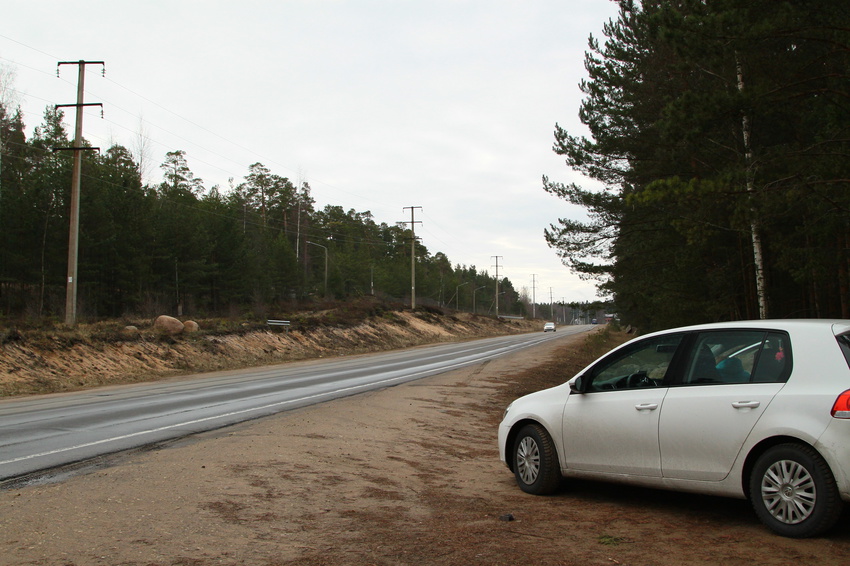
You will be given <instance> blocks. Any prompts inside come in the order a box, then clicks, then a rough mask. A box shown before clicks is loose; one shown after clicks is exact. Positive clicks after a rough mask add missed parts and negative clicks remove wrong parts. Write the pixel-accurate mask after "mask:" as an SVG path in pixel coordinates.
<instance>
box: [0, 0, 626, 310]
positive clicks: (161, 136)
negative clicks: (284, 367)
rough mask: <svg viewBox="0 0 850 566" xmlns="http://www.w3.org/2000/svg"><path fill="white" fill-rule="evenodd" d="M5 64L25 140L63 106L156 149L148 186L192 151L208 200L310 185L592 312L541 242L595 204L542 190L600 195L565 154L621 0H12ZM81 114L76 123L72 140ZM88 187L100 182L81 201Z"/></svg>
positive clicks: (105, 137) (317, 194) (590, 293)
mask: <svg viewBox="0 0 850 566" xmlns="http://www.w3.org/2000/svg"><path fill="white" fill-rule="evenodd" d="M3 12H4V14H3V22H4V25H3V26H2V28H0V65H2V66H3V67H5V68H7V69H9V68H11V69H12V70H13V71H14V73H15V78H14V83H13V84H14V86H15V89H16V94H17V96H18V102H19V103H20V104H21V107H22V109H23V110H24V119H25V122H26V125H27V132H28V135H32V130H33V128H34V127H35V126H37V125H39V124H40V123H41V122H42V118H43V113H44V109H45V107H46V106H48V105H51V106H52V105H54V104H70V103H74V102H75V101H76V83H77V71H76V66H62V67H61V69H60V73H59V74H60V76H59V78H57V77H56V69H57V63H58V62H59V61H78V60H88V61H104V62H105V63H106V76H105V77H102V76H101V74H100V68H99V67H95V66H92V67H89V71H88V73H87V75H86V83H85V87H86V88H85V90H86V95H85V96H86V100H85V101H86V102H87V103H92V102H100V103H103V113H104V117H103V118H101V116H100V110H99V109H97V108H94V107H93V108H90V109H87V110H86V112H85V118H84V137H85V138H86V139H88V140H89V141H90V142H91V144H92V145H94V146H99V147H102V148H107V147H109V146H110V145H112V144H121V145H124V146H125V147H127V148H128V149H130V150H135V149H136V148H137V146H138V139H139V136H140V134H142V135H147V136H148V137H149V138H150V143H149V160H150V167H149V168H147V172H148V178H147V179H146V180H147V181H148V182H159V181H161V179H162V175H161V170H160V168H159V165H160V164H161V163H162V162H163V161H164V159H165V154H166V153H167V152H169V151H174V150H178V149H181V150H184V151H185V152H186V156H187V160H188V164H189V166H190V168H191V169H192V171H193V173H194V174H195V176H196V177H200V178H201V179H203V181H204V186H205V187H207V188H210V187H212V186H213V185H219V186H220V187H221V188H222V190H227V188H228V187H229V179H233V180H234V182H235V183H239V182H240V181H241V180H242V179H243V177H244V176H245V175H246V174H247V172H248V167H249V166H250V165H251V164H252V163H256V162H261V163H263V164H264V165H265V166H266V167H268V168H269V169H271V171H272V172H273V173H276V174H278V175H281V176H285V177H289V178H290V179H292V180H293V182H296V183H297V182H299V181H307V182H308V183H309V184H310V186H311V188H312V196H313V198H314V199H315V200H316V206H317V208H321V207H324V206H325V205H328V204H331V205H339V206H342V207H343V208H345V209H346V210H348V209H355V210H357V211H358V212H364V211H367V210H368V211H371V212H372V214H373V215H374V218H375V221H376V222H378V223H381V222H386V223H388V224H393V223H395V222H400V221H408V220H410V211H409V210H407V211H406V210H404V207H411V206H416V207H422V209H421V210H418V209H417V210H416V220H417V221H422V224H421V225H417V226H416V232H417V236H420V237H421V238H422V243H423V244H424V245H425V246H426V247H427V248H428V250H429V251H430V252H431V253H432V254H434V253H437V252H443V253H444V254H446V255H447V256H448V258H449V259H450V260H451V261H452V263H453V264H464V265H467V266H470V265H474V266H475V267H476V268H478V269H479V270H487V271H488V272H489V273H490V274H494V272H495V267H494V266H495V265H496V261H497V260H496V258H494V256H499V258H498V265H499V275H500V276H506V277H508V278H509V279H510V280H511V281H512V283H513V284H514V286H515V287H516V288H517V289H522V288H523V287H525V288H527V289H528V291H529V294H531V293H532V281H534V282H535V286H536V291H535V295H536V298H537V301H538V302H548V300H549V297H550V293H551V296H552V297H553V298H554V300H556V301H560V300H561V299H564V300H566V301H586V300H594V299H595V298H596V293H595V289H594V287H593V285H592V284H591V283H588V282H583V281H581V280H579V278H578V277H577V276H575V275H573V274H571V273H570V272H569V270H568V269H567V268H566V267H564V266H563V265H562V264H561V262H560V260H559V259H558V257H557V256H556V254H555V251H554V250H552V249H550V248H549V247H548V246H547V245H546V242H545V240H544V237H543V230H544V229H545V228H546V227H547V226H548V225H549V224H550V223H556V222H557V221H558V219H559V218H583V217H584V214H583V211H582V210H581V209H577V208H575V207H572V206H571V205H568V204H567V203H566V202H564V201H562V200H559V199H557V198H555V197H553V196H551V195H548V194H547V193H545V192H544V191H543V189H542V182H541V178H542V176H543V175H548V176H549V177H550V178H551V179H553V180H557V181H561V182H573V181H577V182H580V183H582V184H585V185H592V183H591V182H590V181H587V180H583V179H582V178H581V177H580V176H578V175H577V174H576V173H574V172H572V171H570V170H569V169H568V168H567V166H566V165H565V164H564V161H563V159H562V158H560V157H559V156H557V155H555V154H554V153H553V152H552V144H553V141H554V137H553V131H554V127H555V123H556V122H557V123H559V124H560V125H561V126H563V127H565V128H567V129H568V130H569V131H570V132H575V133H583V132H584V131H585V130H584V128H583V126H582V125H581V124H580V122H579V121H578V118H577V114H578V108H579V104H580V103H581V100H582V94H581V92H580V91H579V88H578V84H579V82H580V81H581V80H582V79H583V78H585V76H586V74H585V71H584V52H585V50H586V49H587V38H588V36H589V35H590V34H593V35H594V36H596V37H601V29H602V26H603V24H604V23H605V22H606V21H608V19H609V18H612V17H614V16H615V14H616V4H614V3H613V2H611V1H610V0H570V1H560V2H559V1H555V0H521V1H504V0H415V1H413V0H411V1H407V0H276V1H273V2H272V1H252V0H243V1H240V2H233V1H232V0H229V1H226V2H225V1H220V0H208V1H203V2H202V1H181V0H169V1H160V0H154V1H150V0H146V1H145V2H129V1H125V0H108V1H87V2H68V1H67V0H64V1H62V2H58V1H41V0H25V1H18V0H14V1H10V2H7V3H6V6H5V7H4V10H3ZM73 116H74V112H73V109H67V110H66V124H67V129H68V132H69V135H70V136H73V129H74V126H73ZM83 190H85V187H83Z"/></svg>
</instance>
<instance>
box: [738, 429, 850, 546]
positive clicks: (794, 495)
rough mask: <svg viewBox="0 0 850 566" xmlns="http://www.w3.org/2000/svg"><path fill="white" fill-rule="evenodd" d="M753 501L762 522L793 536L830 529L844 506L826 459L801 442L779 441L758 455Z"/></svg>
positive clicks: (754, 475)
mask: <svg viewBox="0 0 850 566" xmlns="http://www.w3.org/2000/svg"><path fill="white" fill-rule="evenodd" d="M750 502H751V503H752V505H753V508H754V509H755V512H756V515H758V518H759V519H760V520H761V522H762V523H764V524H765V525H767V526H768V527H769V528H770V529H772V530H773V531H774V532H776V533H777V534H780V535H782V536H786V537H794V538H805V537H811V536H816V535H818V534H821V533H823V532H824V531H826V530H828V529H829V528H830V527H832V526H833V525H834V524H835V523H836V521H838V518H839V517H840V515H841V511H842V507H843V504H842V502H841V498H840V496H839V493H838V487H837V486H836V484H835V478H834V477H833V475H832V471H830V469H829V466H828V465H827V463H826V461H825V460H824V459H823V458H822V457H821V455H820V454H818V453H817V451H816V450H814V449H813V448H812V447H810V446H806V445H802V444H780V445H778V446H774V447H773V448H770V449H769V450H767V451H766V452H765V453H764V454H762V455H761V457H759V459H758V460H757V461H756V464H755V466H754V467H753V471H752V474H751V475H750Z"/></svg>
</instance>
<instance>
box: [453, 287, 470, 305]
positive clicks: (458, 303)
mask: <svg viewBox="0 0 850 566" xmlns="http://www.w3.org/2000/svg"><path fill="white" fill-rule="evenodd" d="M464 285H469V281H467V282H466V283H461V284H460V285H458V286H457V288H456V289H455V310H456V311H459V310H460V288H461V287H463V286H464Z"/></svg>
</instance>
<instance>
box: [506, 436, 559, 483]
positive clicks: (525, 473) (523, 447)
mask: <svg viewBox="0 0 850 566" xmlns="http://www.w3.org/2000/svg"><path fill="white" fill-rule="evenodd" d="M513 470H514V476H516V482H517V484H518V485H519V487H520V489H522V490H523V491H524V492H526V493H531V494H533V495H547V494H550V493H554V492H555V491H556V490H557V489H558V486H559V485H560V484H561V470H560V466H559V464H558V456H557V453H556V452H555V444H554V442H552V437H551V436H549V433H548V432H546V429H545V428H543V427H542V426H540V425H538V424H528V425H525V426H524V427H522V429H521V430H520V431H519V434H517V436H516V440H515V442H514V447H513Z"/></svg>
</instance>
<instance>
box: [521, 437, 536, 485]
mask: <svg viewBox="0 0 850 566" xmlns="http://www.w3.org/2000/svg"><path fill="white" fill-rule="evenodd" d="M517 470H518V471H519V475H520V477H521V478H522V481H523V482H524V483H526V484H532V483H534V480H536V479H537V476H538V474H540V448H538V446H537V443H536V442H535V441H534V439H533V438H531V437H529V436H526V437H525V438H523V439H522V440H521V441H520V443H519V446H517Z"/></svg>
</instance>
